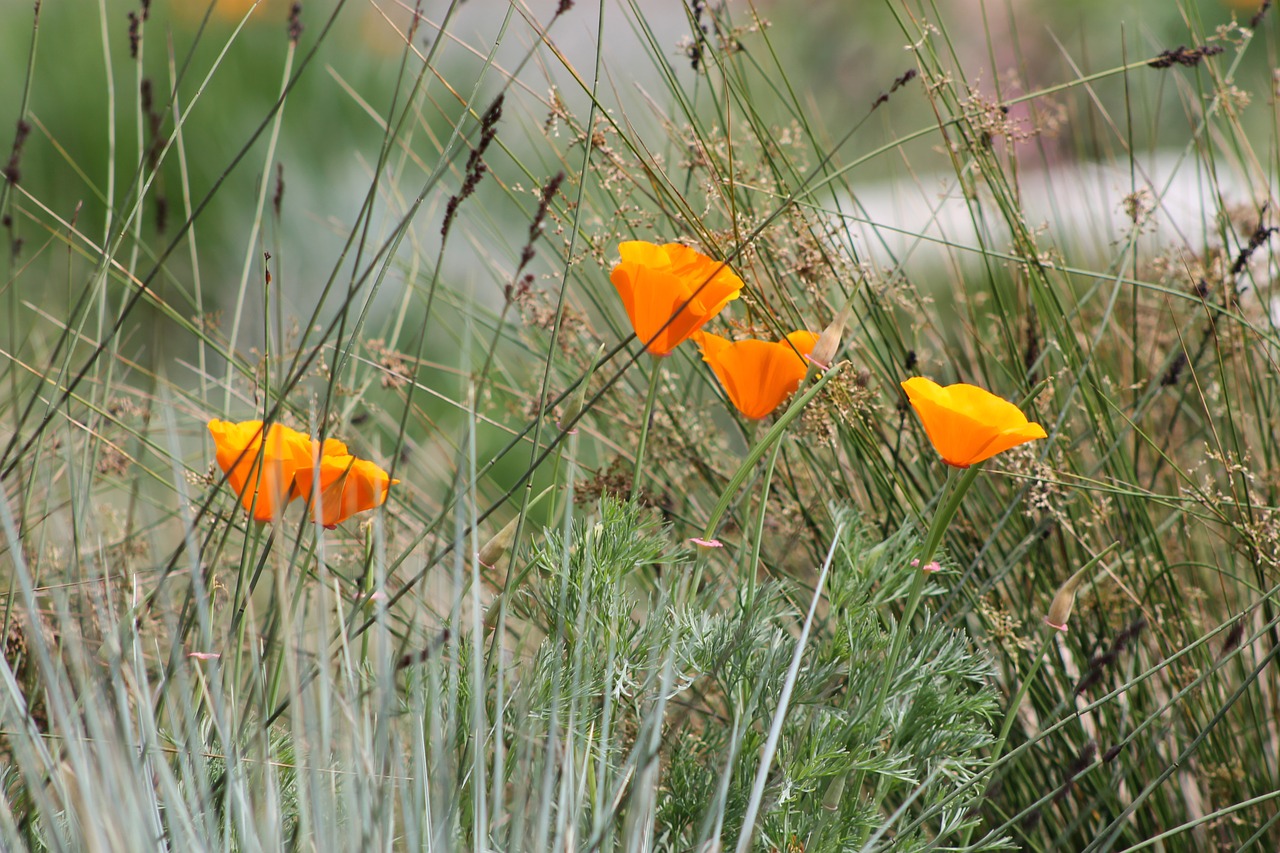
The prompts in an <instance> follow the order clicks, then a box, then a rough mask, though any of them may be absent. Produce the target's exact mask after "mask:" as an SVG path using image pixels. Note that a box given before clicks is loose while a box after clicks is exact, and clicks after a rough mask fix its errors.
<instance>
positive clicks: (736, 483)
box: [702, 364, 843, 539]
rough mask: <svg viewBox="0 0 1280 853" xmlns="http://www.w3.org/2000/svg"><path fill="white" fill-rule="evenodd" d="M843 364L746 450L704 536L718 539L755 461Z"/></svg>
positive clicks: (802, 395)
mask: <svg viewBox="0 0 1280 853" xmlns="http://www.w3.org/2000/svg"><path fill="white" fill-rule="evenodd" d="M842 366H843V365H840V364H837V365H834V366H833V367H832V368H831V369H830V370H828V371H827V372H826V373H824V374H822V376H820V377H818V381H816V382H814V383H813V384H812V385H810V386H809V390H807V391H805V392H804V393H803V394H801V395H800V396H799V397H797V398H795V400H793V401H792V403H791V405H790V406H788V407H787V410H786V411H785V412H783V413H782V417H780V418H778V420H777V422H776V423H775V424H774V425H773V426H772V427H771V428H770V429H769V431H768V432H767V433H765V435H764V438H762V439H760V441H758V442H757V443H756V446H755V447H753V448H751V450H750V452H748V453H747V458H746V459H743V460H742V464H741V465H739V466H738V470H737V472H735V473H734V475H733V477H732V479H730V480H729V482H728V484H727V485H726V486H725V487H724V491H723V492H722V493H721V494H720V501H719V502H718V503H717V504H716V507H715V509H713V510H712V511H711V517H710V518H709V519H707V526H706V527H705V528H703V532H702V538H703V539H714V538H715V535H716V528H717V527H719V526H720V519H721V518H723V517H724V514H725V512H726V511H727V510H728V509H729V504H730V503H732V502H733V498H734V496H735V495H737V493H738V489H740V488H742V484H743V483H744V482H746V479H747V477H748V476H750V474H751V469H752V468H754V467H755V465H756V463H757V462H759V461H760V459H761V458H762V457H763V456H764V454H765V451H767V450H768V449H769V448H770V447H772V446H773V444H774V442H776V441H777V440H778V439H780V438H781V437H782V433H783V432H785V431H786V429H787V427H788V426H790V425H791V422H792V421H794V420H795V419H796V418H797V417H799V416H800V413H801V412H802V411H804V407H805V406H806V405H808V403H809V401H810V400H812V399H813V398H814V396H815V395H816V394H817V393H818V392H819V391H821V390H822V386H823V385H826V384H827V382H829V381H831V379H833V378H834V377H835V375H836V374H837V373H839V372H840V368H841V367H842Z"/></svg>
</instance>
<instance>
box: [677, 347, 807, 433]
mask: <svg viewBox="0 0 1280 853" xmlns="http://www.w3.org/2000/svg"><path fill="white" fill-rule="evenodd" d="M817 342H818V336H817V335H815V334H814V333H813V332H803V331H802V332H792V333H791V334H789V335H787V337H786V338H785V339H784V340H781V341H777V342H776V343H775V342H773V341H736V342H732V341H729V340H727V339H725V338H722V337H720V336H719V335H713V334H711V333H710V332H699V333H698V344H699V345H700V346H701V347H702V360H703V361H705V362H706V363H707V364H709V365H711V369H712V370H713V371H715V374H716V378H717V379H719V380H720V385H721V387H723V388H724V392H725V393H726V394H728V395H729V402H731V403H733V407H734V408H735V409H737V410H738V411H739V412H741V413H742V415H743V417H747V418H751V419H752V420H759V419H760V418H763V417H764V416H765V415H767V414H769V413H770V412H772V411H773V410H774V409H776V408H778V406H779V405H781V404H782V401H783V400H785V399H787V398H788V397H790V396H791V395H792V393H794V392H795V390H796V389H797V388H799V387H800V380H802V379H804V374H805V371H806V370H808V368H809V363H808V361H806V360H805V356H807V355H808V354H809V353H811V352H813V347H814V345H815V344H817Z"/></svg>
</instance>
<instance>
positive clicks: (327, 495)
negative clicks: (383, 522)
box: [296, 439, 400, 530]
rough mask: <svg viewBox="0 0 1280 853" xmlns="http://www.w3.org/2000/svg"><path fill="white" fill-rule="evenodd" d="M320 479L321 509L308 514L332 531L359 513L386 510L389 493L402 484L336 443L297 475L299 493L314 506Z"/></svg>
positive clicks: (329, 443)
mask: <svg viewBox="0 0 1280 853" xmlns="http://www.w3.org/2000/svg"><path fill="white" fill-rule="evenodd" d="M317 473H318V476H319V490H320V505H319V511H318V514H317V511H316V508H315V507H314V506H311V505H309V506H308V508H307V512H308V513H309V514H310V515H312V516H313V517H317V518H318V519H319V521H320V523H321V524H323V525H324V526H325V527H327V528H329V529H330V530H332V529H333V528H335V527H337V526H338V525H339V524H341V523H342V522H344V521H346V520H347V519H348V518H350V517H351V516H353V515H355V514H356V513H358V512H364V511H365V510H370V509H373V508H375V507H379V506H382V504H383V503H384V502H385V501H386V499H387V492H388V491H389V490H390V488H391V487H392V486H394V485H395V484H397V483H399V482H400V481H399V480H393V479H391V477H390V476H389V475H388V474H387V472H386V471H384V470H382V469H381V468H379V467H378V466H377V465H375V464H374V463H372V462H370V461H369V460H367V459H358V458H356V457H355V456H352V455H351V454H350V453H348V452H347V446H346V445H345V444H343V443H342V442H341V441H338V440H336V439H328V440H326V441H325V443H324V447H323V449H322V453H321V454H320V456H319V458H318V459H316V460H315V463H314V465H313V466H312V467H308V468H304V469H300V470H299V471H298V474H297V483H296V488H297V493H298V494H299V495H301V496H303V497H305V498H307V500H308V502H309V503H310V501H311V497H312V490H313V489H314V488H316V476H317Z"/></svg>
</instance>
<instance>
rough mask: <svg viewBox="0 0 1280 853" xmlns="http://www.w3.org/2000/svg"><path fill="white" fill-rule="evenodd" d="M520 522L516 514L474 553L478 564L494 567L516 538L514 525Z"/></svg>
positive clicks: (489, 567) (488, 567) (487, 567)
mask: <svg viewBox="0 0 1280 853" xmlns="http://www.w3.org/2000/svg"><path fill="white" fill-rule="evenodd" d="M519 523H520V516H518V515H517V516H516V517H515V518H513V519H511V520H510V521H508V522H507V523H506V525H504V526H503V528H502V529H501V530H499V531H498V532H497V534H496V535H495V536H494V537H493V538H492V539H490V540H489V541H488V542H486V543H484V545H483V546H482V547H481V548H480V551H479V553H477V554H476V559H478V560H479V561H480V565H482V566H484V567H485V568H486V569H495V568H497V566H498V561H499V560H501V559H502V558H503V557H504V556H506V554H507V549H509V548H510V547H511V543H512V542H513V541H515V538H516V526H517V525H518V524H519Z"/></svg>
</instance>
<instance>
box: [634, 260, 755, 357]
mask: <svg viewBox="0 0 1280 853" xmlns="http://www.w3.org/2000/svg"><path fill="white" fill-rule="evenodd" d="M618 253H619V254H620V255H621V256H622V260H621V261H620V262H619V263H618V265H617V266H616V267H614V268H613V272H612V273H611V274H610V275H609V280H610V281H612V282H613V286H614V287H616V288H617V289H618V296H619V297H621V299H622V304H623V306H624V307H625V308H626V309H627V316H628V317H630V318H631V328H633V329H635V332H636V337H637V338H639V339H640V341H641V343H643V344H645V347H646V349H648V350H649V352H651V353H652V354H654V355H666V354H667V353H669V352H671V351H672V350H673V349H675V348H676V347H677V346H678V345H679V344H680V343H682V342H683V341H684V340H685V339H686V338H688V337H689V336H690V335H691V334H693V333H694V332H696V331H697V330H698V329H700V328H702V325H703V324H704V323H706V322H707V321H708V320H710V319H711V318H712V317H714V316H716V315H717V314H719V313H720V310H721V309H722V308H724V306H725V305H728V304H729V302H731V301H732V300H734V299H737V298H738V293H739V292H740V291H741V290H742V279H740V278H738V276H737V275H735V274H734V272H733V270H731V269H729V267H728V265H726V264H723V263H721V262H720V261H713V260H711V258H708V257H707V256H706V255H704V254H702V253H700V252H695V251H694V250H693V249H690V248H689V247H687V246H681V245H680V244H679V243H667V244H666V245H664V246H659V245H657V244H655V243H647V242H645V241H643V240H630V241H628V242H625V243H622V244H621V245H619V246H618ZM685 303H688V304H687V305H686V304H685ZM682 306H683V307H682ZM677 311H679V314H677V313H676V312H677Z"/></svg>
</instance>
